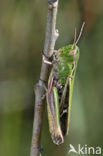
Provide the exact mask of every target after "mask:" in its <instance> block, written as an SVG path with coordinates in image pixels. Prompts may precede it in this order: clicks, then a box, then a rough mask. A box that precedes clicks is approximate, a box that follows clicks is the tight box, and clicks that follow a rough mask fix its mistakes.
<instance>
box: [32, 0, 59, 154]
mask: <svg viewBox="0 0 103 156" xmlns="http://www.w3.org/2000/svg"><path fill="white" fill-rule="evenodd" d="M57 9H58V0H48V15H47V28H46V36H45V44H44V52H45V54H46V55H47V56H48V57H50V56H51V55H52V54H53V51H54V46H55V42H56V39H57V38H58V36H59V33H58V31H57V30H56V29H55V26H56V15H57ZM48 69H49V65H48V64H44V62H43V61H42V66H41V73H40V80H39V82H38V83H37V84H36V85H35V88H34V90H35V115H34V122H33V135H32V144H31V153H30V156H39V155H40V154H41V146H40V142H41V131H42V123H43V112H44V100H43V98H42V97H43V95H44V94H45V89H44V82H47V80H48V74H49V70H48Z"/></svg>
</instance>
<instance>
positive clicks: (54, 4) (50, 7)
mask: <svg viewBox="0 0 103 156" xmlns="http://www.w3.org/2000/svg"><path fill="white" fill-rule="evenodd" d="M57 6H58V0H56V1H55V2H51V1H48V8H49V9H53V8H57Z"/></svg>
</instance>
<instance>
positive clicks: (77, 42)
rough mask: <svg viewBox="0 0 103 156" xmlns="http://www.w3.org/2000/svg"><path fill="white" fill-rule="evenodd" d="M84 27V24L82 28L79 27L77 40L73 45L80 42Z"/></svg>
mask: <svg viewBox="0 0 103 156" xmlns="http://www.w3.org/2000/svg"><path fill="white" fill-rule="evenodd" d="M84 25H85V22H83V24H82V27H81V30H80V33H79V36H78V38H77V40H76V42H75V44H77V43H78V41H79V40H80V37H81V35H82V32H83V28H84Z"/></svg>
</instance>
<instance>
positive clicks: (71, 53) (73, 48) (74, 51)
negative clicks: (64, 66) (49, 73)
mask: <svg viewBox="0 0 103 156" xmlns="http://www.w3.org/2000/svg"><path fill="white" fill-rule="evenodd" d="M78 52H79V48H78V46H77V45H76V44H72V45H71V48H70V50H69V51H68V54H69V56H74V55H76V54H77V53H78Z"/></svg>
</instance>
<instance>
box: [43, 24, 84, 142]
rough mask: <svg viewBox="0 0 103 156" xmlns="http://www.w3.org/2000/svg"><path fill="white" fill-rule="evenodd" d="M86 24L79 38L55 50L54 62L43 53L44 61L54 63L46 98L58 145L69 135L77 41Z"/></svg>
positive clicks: (49, 117)
mask: <svg viewBox="0 0 103 156" xmlns="http://www.w3.org/2000/svg"><path fill="white" fill-rule="evenodd" d="M84 24H85V23H83V25H82V27H81V31H80V34H79V36H78V39H77V40H76V39H75V41H74V43H73V44H69V45H67V46H64V47H62V48H60V49H59V50H57V51H54V53H53V55H52V60H53V61H52V62H50V61H48V60H46V59H45V57H46V56H45V55H43V60H44V63H47V64H53V67H52V70H51V73H50V76H49V80H48V89H47V94H46V99H47V110H48V119H49V130H50V133H51V137H52V140H53V143H55V144H57V145H59V144H61V143H63V142H64V136H66V135H68V131H69V123H70V110H71V100H72V94H73V85H74V79H75V73H76V69H77V63H78V59H79V53H80V51H79V47H78V46H77V43H78V41H79V39H80V36H81V34H82V31H83V27H84ZM75 36H76V35H75Z"/></svg>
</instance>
